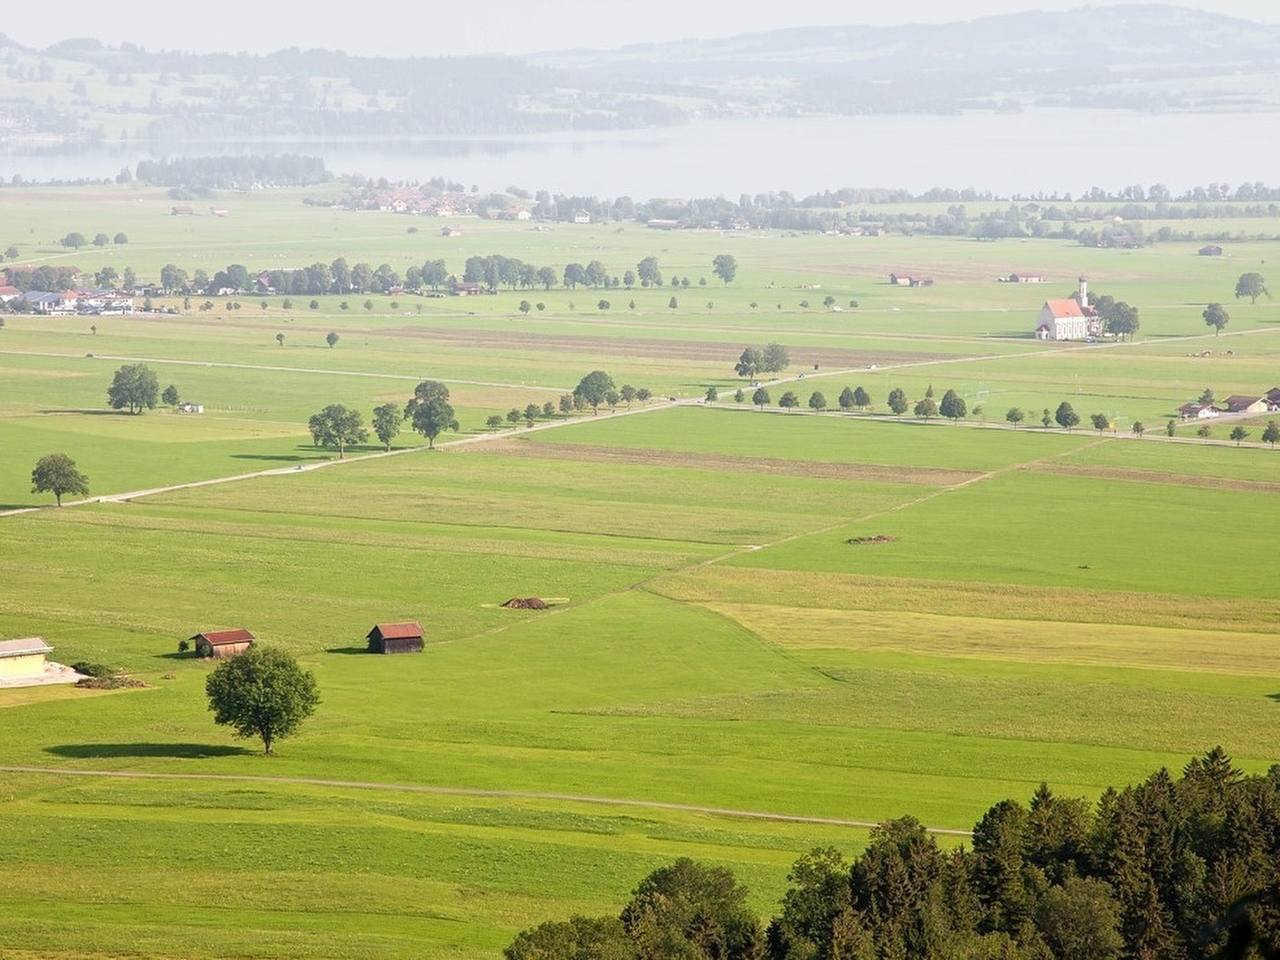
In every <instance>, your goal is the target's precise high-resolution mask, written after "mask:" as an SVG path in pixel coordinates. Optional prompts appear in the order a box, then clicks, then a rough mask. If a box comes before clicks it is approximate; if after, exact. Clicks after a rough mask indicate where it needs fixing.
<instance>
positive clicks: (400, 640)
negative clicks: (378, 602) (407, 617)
mask: <svg viewBox="0 0 1280 960" xmlns="http://www.w3.org/2000/svg"><path fill="white" fill-rule="evenodd" d="M422 635H423V629H422V624H420V623H418V622H417V621H415V620H411V621H408V622H406V623H379V624H377V625H375V626H374V628H373V629H372V630H370V631H369V634H368V637H369V652H370V653H421V652H422Z"/></svg>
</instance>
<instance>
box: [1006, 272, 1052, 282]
mask: <svg viewBox="0 0 1280 960" xmlns="http://www.w3.org/2000/svg"><path fill="white" fill-rule="evenodd" d="M1007 282H1008V283H1044V274H1043V273H1011V274H1009V279H1008V281H1007Z"/></svg>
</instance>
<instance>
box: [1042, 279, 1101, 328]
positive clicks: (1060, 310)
mask: <svg viewBox="0 0 1280 960" xmlns="http://www.w3.org/2000/svg"><path fill="white" fill-rule="evenodd" d="M1097 333H1098V318H1097V315H1096V314H1095V313H1094V311H1093V308H1092V307H1090V306H1089V288H1088V285H1087V284H1086V283H1085V279H1084V277H1081V278H1080V298H1079V300H1076V299H1075V298H1073V297H1068V298H1067V299H1065V300H1046V301H1045V302H1044V306H1042V307H1041V308H1040V313H1039V315H1038V316H1037V317H1036V339H1037V340H1086V339H1088V338H1089V337H1092V336H1096V335H1097Z"/></svg>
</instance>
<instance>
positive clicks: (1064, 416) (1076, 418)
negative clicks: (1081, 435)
mask: <svg viewBox="0 0 1280 960" xmlns="http://www.w3.org/2000/svg"><path fill="white" fill-rule="evenodd" d="M1053 419H1054V420H1055V421H1056V422H1057V424H1058V426H1060V427H1065V428H1066V430H1067V431H1068V432H1070V431H1071V428H1072V427H1074V426H1075V425H1076V424H1078V423H1079V422H1080V415H1079V414H1078V413H1076V412H1075V410H1073V409H1072V407H1071V404H1069V403H1068V402H1067V401H1066V400H1063V401H1062V402H1061V403H1060V404H1058V409H1057V410H1056V411H1054V414H1053Z"/></svg>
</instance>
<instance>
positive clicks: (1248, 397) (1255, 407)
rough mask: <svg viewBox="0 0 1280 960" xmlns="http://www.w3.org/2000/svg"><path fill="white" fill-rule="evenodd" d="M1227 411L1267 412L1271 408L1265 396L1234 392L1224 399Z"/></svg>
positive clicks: (1223, 403) (1223, 402)
mask: <svg viewBox="0 0 1280 960" xmlns="http://www.w3.org/2000/svg"><path fill="white" fill-rule="evenodd" d="M1222 405H1223V406H1224V407H1226V408H1227V411H1226V412H1227V413H1266V412H1268V411H1269V410H1270V409H1271V405H1270V404H1269V403H1268V402H1267V398H1266V397H1265V396H1261V397H1260V396H1258V395H1256V394H1234V395H1232V396H1230V397H1227V399H1226V400H1223V401H1222Z"/></svg>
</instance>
